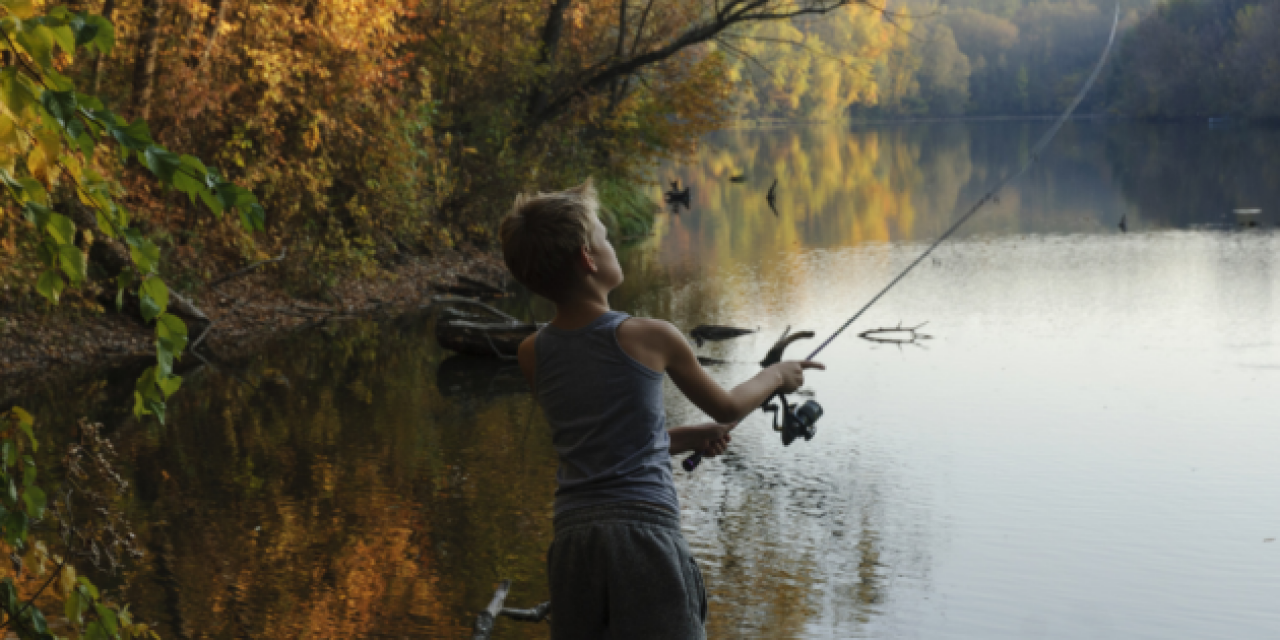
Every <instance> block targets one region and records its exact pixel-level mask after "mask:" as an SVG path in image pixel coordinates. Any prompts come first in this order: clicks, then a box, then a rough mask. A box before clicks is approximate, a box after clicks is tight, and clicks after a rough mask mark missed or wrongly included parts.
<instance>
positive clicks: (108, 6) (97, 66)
mask: <svg viewBox="0 0 1280 640" xmlns="http://www.w3.org/2000/svg"><path fill="white" fill-rule="evenodd" d="M115 11H116V0H107V2H106V3H105V4H103V5H102V17H104V18H106V19H107V20H110V19H111V14H113V13H115ZM105 58H106V54H103V53H101V52H99V53H98V57H97V58H96V59H94V61H93V95H95V96H96V95H98V93H99V90H100V89H101V88H102V63H103V60H104V59H105Z"/></svg>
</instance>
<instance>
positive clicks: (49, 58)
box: [13, 20, 53, 71]
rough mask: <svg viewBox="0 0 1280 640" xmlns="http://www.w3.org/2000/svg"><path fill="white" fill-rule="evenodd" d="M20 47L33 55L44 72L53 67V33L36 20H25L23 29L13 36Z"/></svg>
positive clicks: (32, 57)
mask: <svg viewBox="0 0 1280 640" xmlns="http://www.w3.org/2000/svg"><path fill="white" fill-rule="evenodd" d="M13 39H14V40H16V41H17V43H18V46H20V47H22V48H23V49H25V50H26V52H27V53H28V54H30V55H31V59H32V60H34V61H35V63H36V64H38V65H40V67H41V69H42V70H46V71H47V70H49V69H50V68H52V67H53V32H52V31H50V30H49V28H48V27H46V26H44V25H42V24H39V23H37V22H36V21H34V20H24V21H23V22H22V28H21V29H20V30H19V31H18V32H17V33H15V34H14V35H13Z"/></svg>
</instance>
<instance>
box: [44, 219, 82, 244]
mask: <svg viewBox="0 0 1280 640" xmlns="http://www.w3.org/2000/svg"><path fill="white" fill-rule="evenodd" d="M45 229H46V230H47V231H48V232H49V235H50V236H52V237H53V239H54V240H57V241H58V244H71V243H72V242H75V239H76V225H75V223H74V222H72V221H71V218H68V217H66V216H64V215H62V214H60V213H51V214H49V224H48V226H47V227H45Z"/></svg>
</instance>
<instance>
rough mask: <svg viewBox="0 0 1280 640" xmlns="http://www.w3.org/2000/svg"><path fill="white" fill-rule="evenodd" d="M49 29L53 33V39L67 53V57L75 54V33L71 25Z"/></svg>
mask: <svg viewBox="0 0 1280 640" xmlns="http://www.w3.org/2000/svg"><path fill="white" fill-rule="evenodd" d="M49 31H50V32H51V33H52V34H53V41H54V42H55V43H56V44H57V45H58V48H59V49H62V52H63V53H65V54H67V57H69V58H70V57H74V56H75V55H76V34H75V32H74V31H72V29H71V27H69V26H66V25H62V26H57V27H50V28H49Z"/></svg>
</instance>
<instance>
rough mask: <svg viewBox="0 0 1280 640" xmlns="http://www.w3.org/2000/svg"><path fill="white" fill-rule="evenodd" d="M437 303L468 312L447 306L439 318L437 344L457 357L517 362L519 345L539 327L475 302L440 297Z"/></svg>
mask: <svg viewBox="0 0 1280 640" xmlns="http://www.w3.org/2000/svg"><path fill="white" fill-rule="evenodd" d="M435 302H436V303H442V304H451V305H459V306H462V307H465V309H466V310H464V309H462V308H459V306H446V307H444V308H443V309H442V310H441V311H440V315H439V316H437V318H436V341H437V342H439V343H440V346H442V347H444V348H446V349H449V350H451V351H456V352H458V353H465V354H469V355H473V356H488V357H496V358H500V359H503V360H510V359H514V358H515V357H516V353H517V351H518V350H519V348H520V343H521V342H523V341H524V339H525V338H527V337H529V336H530V335H532V334H533V333H534V332H535V331H537V330H538V327H539V325H537V324H534V323H532V322H525V321H523V320H519V319H517V318H515V317H512V316H510V315H507V314H506V313H503V312H502V311H499V310H497V309H495V308H493V307H491V306H489V305H487V304H484V303H483V302H476V301H475V300H468V299H466V298H453V297H440V298H436V299H435ZM472 310H475V311H476V312H475V313H473V312H472Z"/></svg>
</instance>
